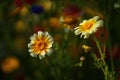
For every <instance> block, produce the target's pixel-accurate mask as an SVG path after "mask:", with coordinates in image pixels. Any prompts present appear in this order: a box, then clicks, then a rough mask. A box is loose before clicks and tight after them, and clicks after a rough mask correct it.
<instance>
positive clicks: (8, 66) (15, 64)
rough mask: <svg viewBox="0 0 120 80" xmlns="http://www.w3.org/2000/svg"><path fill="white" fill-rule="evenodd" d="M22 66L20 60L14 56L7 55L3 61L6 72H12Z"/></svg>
mask: <svg viewBox="0 0 120 80" xmlns="http://www.w3.org/2000/svg"><path fill="white" fill-rule="evenodd" d="M19 66H20V62H19V60H18V59H17V58H16V57H14V56H8V57H6V58H5V59H4V60H3V61H2V63H1V69H2V71H3V72H4V73H11V72H13V71H15V70H16V69H18V68H19Z"/></svg>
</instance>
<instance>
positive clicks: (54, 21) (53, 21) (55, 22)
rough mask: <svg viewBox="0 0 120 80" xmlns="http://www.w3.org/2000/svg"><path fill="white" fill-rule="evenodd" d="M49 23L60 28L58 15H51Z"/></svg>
mask: <svg viewBox="0 0 120 80" xmlns="http://www.w3.org/2000/svg"><path fill="white" fill-rule="evenodd" d="M49 25H50V26H51V27H54V28H55V29H60V23H59V18H57V17H51V18H50V19H49Z"/></svg>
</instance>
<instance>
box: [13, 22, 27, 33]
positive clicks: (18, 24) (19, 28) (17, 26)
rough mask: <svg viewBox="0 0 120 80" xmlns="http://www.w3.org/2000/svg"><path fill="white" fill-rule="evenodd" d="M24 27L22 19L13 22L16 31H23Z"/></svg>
mask: <svg viewBox="0 0 120 80" xmlns="http://www.w3.org/2000/svg"><path fill="white" fill-rule="evenodd" d="M25 29H26V25H25V22H24V21H23V20H18V21H17V22H16V24H15V30H16V31H17V32H24V31H25Z"/></svg>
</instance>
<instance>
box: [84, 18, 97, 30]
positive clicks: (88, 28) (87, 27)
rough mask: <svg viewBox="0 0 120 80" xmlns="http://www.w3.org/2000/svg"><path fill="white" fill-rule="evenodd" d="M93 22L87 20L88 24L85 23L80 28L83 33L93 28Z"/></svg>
mask: <svg viewBox="0 0 120 80" xmlns="http://www.w3.org/2000/svg"><path fill="white" fill-rule="evenodd" d="M95 22H96V21H95V20H89V21H88V22H86V23H85V24H84V25H83V26H82V30H83V31H88V30H90V28H91V27H92V26H93V24H94V23H95Z"/></svg>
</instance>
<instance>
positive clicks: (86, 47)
mask: <svg viewBox="0 0 120 80" xmlns="http://www.w3.org/2000/svg"><path fill="white" fill-rule="evenodd" d="M82 48H83V49H84V51H85V52H86V53H87V52H88V51H90V47H89V46H87V45H83V46H82Z"/></svg>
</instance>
